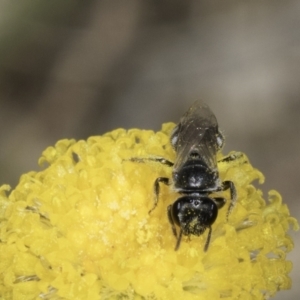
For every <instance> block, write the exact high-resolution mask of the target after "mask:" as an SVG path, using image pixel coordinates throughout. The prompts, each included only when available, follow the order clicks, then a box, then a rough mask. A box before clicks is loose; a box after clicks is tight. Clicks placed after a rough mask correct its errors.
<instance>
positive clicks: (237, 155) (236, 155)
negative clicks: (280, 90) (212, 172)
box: [218, 152, 245, 163]
mask: <svg viewBox="0 0 300 300" xmlns="http://www.w3.org/2000/svg"><path fill="white" fill-rule="evenodd" d="M243 158H244V159H245V155H244V154H243V153H242V152H234V153H232V154H229V155H227V156H225V157H223V158H222V159H220V160H218V163H220V162H227V163H228V162H231V161H234V160H237V159H243Z"/></svg>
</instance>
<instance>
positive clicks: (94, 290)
mask: <svg viewBox="0 0 300 300" xmlns="http://www.w3.org/2000/svg"><path fill="white" fill-rule="evenodd" d="M173 127H174V124H171V123H168V124H164V125H163V127H162V130H161V131H159V132H156V133H155V132H153V131H145V130H138V129H133V130H128V131H125V130H124V129H118V130H115V131H112V132H110V133H107V134H105V135H103V136H96V137H90V138H89V139H88V140H87V141H78V142H76V141H75V140H61V141H59V142H58V143H57V144H56V145H55V147H49V148H48V149H46V150H45V151H44V153H43V155H42V157H41V158H40V161H39V162H40V164H41V165H43V164H45V163H46V164H48V166H47V167H46V168H45V169H44V170H42V171H40V172H30V173H28V174H25V175H23V176H22V177H21V179H20V183H19V184H18V186H17V187H16V188H15V189H14V190H13V191H11V192H9V189H10V188H9V186H7V185H4V186H2V187H1V188H0V247H1V248H0V274H1V275H0V299H5V300H9V299H17V300H22V299H24V300H25V299H26V300H27V299H28V300H29V299H72V300H75V299H78V300H79V299H82V300H86V299H89V300H94V299H95V300H96V299H97V300H100V299H243V300H247V299H267V298H269V297H270V296H272V295H274V294H275V293H276V292H277V291H278V290H281V289H288V288H290V286H291V281H290V278H289V277H288V273H289V272H290V271H291V268H292V265H291V262H289V261H286V253H287V252H289V251H291V249H292V248H293V242H292V240H291V238H290V237H289V236H288V235H287V231H288V230H289V227H290V226H291V225H292V226H293V228H294V229H295V230H296V229H298V223H297V221H296V220H295V219H294V218H292V217H290V214H289V210H288V208H287V206H286V205H285V204H282V200H281V197H280V195H279V194H278V193H277V192H275V191H271V192H270V193H269V200H268V201H267V202H266V201H265V200H264V199H263V197H262V192H261V191H260V190H258V189H256V188H255V187H254V185H253V184H252V182H253V181H254V180H256V179H258V181H259V182H260V183H262V182H263V175H262V174H261V173H260V172H259V171H258V170H256V169H254V168H253V167H252V166H251V165H250V163H249V161H248V159H247V157H246V156H245V155H243V154H237V153H236V154H234V153H233V154H232V155H235V156H236V159H235V160H232V161H221V162H220V163H219V164H218V167H219V172H220V177H221V179H222V180H223V181H224V180H231V181H233V182H234V184H235V186H236V189H237V193H238V201H237V204H236V206H235V207H234V209H233V211H232V213H231V214H230V216H229V219H228V221H227V218H226V213H227V209H228V205H229V202H230V201H227V204H226V205H225V207H224V208H222V209H220V211H219V215H218V217H217V220H216V221H215V223H214V224H213V226H212V237H211V243H210V246H209V249H208V251H206V252H204V251H203V247H204V244H205V241H206V238H207V231H206V232H204V234H202V235H200V236H199V237H198V236H191V237H190V238H187V237H183V239H182V242H181V245H180V249H179V250H178V251H174V247H175V243H176V239H175V237H174V236H173V234H172V229H171V226H170V223H169V221H168V217H167V212H166V208H167V206H168V205H170V204H172V203H173V202H174V201H175V200H176V199H178V198H179V196H180V195H178V194H177V193H176V192H175V191H172V189H171V188H170V187H168V186H163V185H162V186H161V191H160V195H159V203H158V205H157V207H156V208H155V210H153V212H152V213H151V214H148V211H149V210H150V209H151V208H152V207H153V199H154V192H153V183H154V181H155V179H156V178H158V177H161V176H162V177H169V178H171V177H172V168H170V167H168V166H166V165H163V164H160V163H157V162H145V163H136V162H133V161H130V158H132V157H144V158H146V157H150V156H152V157H153V156H154V155H155V156H160V157H165V158H166V159H168V160H170V161H174V158H175V152H174V150H173V149H172V147H171V145H170V142H169V135H170V132H171V130H172V128H173ZM221 158H222V154H220V153H219V154H218V159H221ZM221 196H224V197H225V198H227V199H229V198H230V195H229V192H227V191H226V192H222V193H221Z"/></svg>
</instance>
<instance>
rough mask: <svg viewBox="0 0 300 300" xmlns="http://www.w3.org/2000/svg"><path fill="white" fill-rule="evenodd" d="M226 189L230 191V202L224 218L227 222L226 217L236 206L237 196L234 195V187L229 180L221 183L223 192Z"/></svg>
mask: <svg viewBox="0 0 300 300" xmlns="http://www.w3.org/2000/svg"><path fill="white" fill-rule="evenodd" d="M228 189H229V190H230V197H231V202H230V205H229V207H228V211H227V216H226V218H227V220H228V217H229V215H230V214H231V212H232V210H233V208H234V207H235V205H236V200H237V194H236V189H235V185H234V183H233V182H232V181H230V180H226V181H223V183H222V190H223V191H225V190H228Z"/></svg>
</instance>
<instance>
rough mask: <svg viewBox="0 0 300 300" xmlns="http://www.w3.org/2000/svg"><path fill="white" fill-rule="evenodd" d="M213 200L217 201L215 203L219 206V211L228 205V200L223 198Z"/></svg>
mask: <svg viewBox="0 0 300 300" xmlns="http://www.w3.org/2000/svg"><path fill="white" fill-rule="evenodd" d="M213 199H214V200H215V203H216V204H217V206H218V209H220V208H222V207H223V206H224V205H225V203H226V199H225V198H223V197H214V198H213Z"/></svg>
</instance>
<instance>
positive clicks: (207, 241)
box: [204, 226, 212, 252]
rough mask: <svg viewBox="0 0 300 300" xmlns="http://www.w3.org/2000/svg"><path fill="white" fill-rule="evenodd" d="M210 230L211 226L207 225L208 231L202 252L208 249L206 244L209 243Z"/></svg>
mask: <svg viewBox="0 0 300 300" xmlns="http://www.w3.org/2000/svg"><path fill="white" fill-rule="evenodd" d="M211 231H212V229H211V226H209V231H208V235H207V239H206V242H205V246H204V252H206V251H207V249H208V246H209V243H210V237H211Z"/></svg>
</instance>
